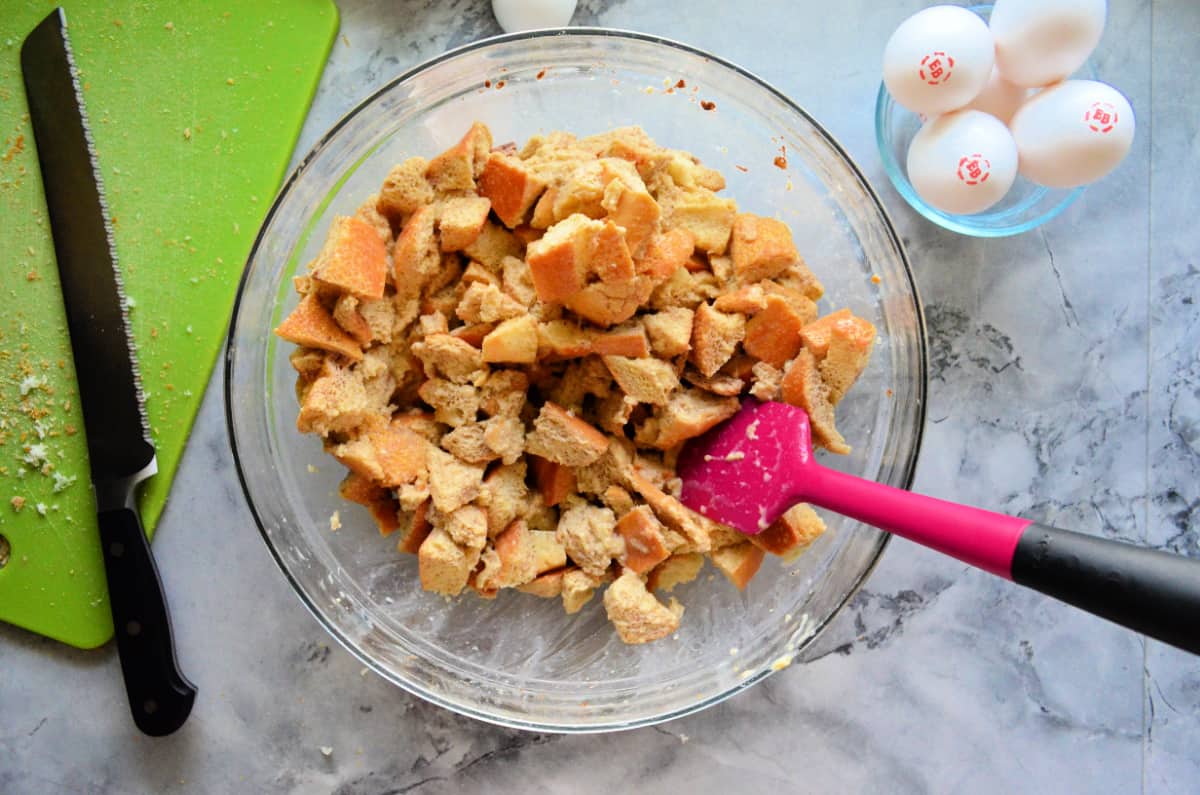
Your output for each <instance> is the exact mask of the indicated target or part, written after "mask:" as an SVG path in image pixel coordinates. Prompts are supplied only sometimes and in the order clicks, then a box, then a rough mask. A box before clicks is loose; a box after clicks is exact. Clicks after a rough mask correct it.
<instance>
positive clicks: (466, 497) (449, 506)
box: [427, 445, 484, 513]
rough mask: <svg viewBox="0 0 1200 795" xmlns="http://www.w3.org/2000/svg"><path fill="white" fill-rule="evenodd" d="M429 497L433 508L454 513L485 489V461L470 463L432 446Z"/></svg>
mask: <svg viewBox="0 0 1200 795" xmlns="http://www.w3.org/2000/svg"><path fill="white" fill-rule="evenodd" d="M427 453H428V462H429V496H430V497H431V498H432V499H433V507H434V508H437V509H438V510H439V511H441V512H442V513H450V512H451V511H454V510H457V509H458V508H461V507H462V506H464V505H466V504H467V503H468V502H470V501H471V500H473V499H475V498H476V497H478V496H479V493H480V491H482V489H483V472H484V465H483V464H468V463H465V462H463V461H460V460H459V459H458V458H456V457H454V456H453V455H451V454H450V453H447V452H445V451H443V450H439V449H438V448H436V447H433V446H432V445H430V446H429V447H428V448H427Z"/></svg>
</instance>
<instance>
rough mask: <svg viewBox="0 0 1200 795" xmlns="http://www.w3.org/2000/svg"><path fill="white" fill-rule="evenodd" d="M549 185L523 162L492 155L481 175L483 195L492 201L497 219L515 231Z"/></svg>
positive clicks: (498, 154)
mask: <svg viewBox="0 0 1200 795" xmlns="http://www.w3.org/2000/svg"><path fill="white" fill-rule="evenodd" d="M545 189H546V183H545V182H544V181H543V180H542V179H541V178H540V177H538V176H537V175H536V174H534V173H533V171H532V170H531V169H530V168H529V167H528V166H526V165H525V164H524V163H523V162H521V160H520V159H518V158H516V157H512V156H511V155H506V154H502V153H500V152H492V153H491V154H490V155H489V156H488V159H487V163H486V164H485V165H484V167H483V172H482V173H481V174H480V175H479V195H480V196H486V197H487V198H488V199H490V200H491V204H492V209H494V210H495V211H496V216H497V217H498V218H499V219H500V220H501V221H502V222H503V223H504V225H505V226H507V227H508V228H509V229H512V228H514V227H516V226H518V225H520V224H521V223H522V222H523V221H524V220H525V215H526V214H527V213H528V212H529V209H530V208H531V207H533V203H534V202H536V201H537V200H538V197H540V196H541V195H542V192H543V191H544V190H545Z"/></svg>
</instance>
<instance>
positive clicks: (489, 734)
mask: <svg viewBox="0 0 1200 795" xmlns="http://www.w3.org/2000/svg"><path fill="white" fill-rule="evenodd" d="M341 5H342V34H341V35H340V36H339V38H338V41H337V43H336V44H335V47H334V50H333V54H332V57H331V59H330V62H329V66H328V69H327V71H326V73H325V76H324V79H323V81H322V83H321V88H320V91H319V93H318V96H317V99H316V102H315V105H314V107H313V110H312V113H311V115H310V117H309V120H308V123H307V125H306V126H305V129H304V133H303V136H302V138H301V141H300V145H299V148H298V150H297V151H298V152H304V151H306V150H307V148H308V147H309V146H310V145H311V144H312V143H313V142H314V141H315V140H316V139H317V137H318V136H319V135H320V134H321V133H322V132H323V131H324V130H325V129H326V128H327V127H328V126H329V125H330V124H332V123H333V121H335V120H336V119H337V118H338V117H339V116H340V115H341V114H342V113H344V112H345V111H346V110H348V109H349V108H350V107H352V106H353V105H354V104H355V103H356V102H357V101H358V100H359V99H361V98H362V97H364V96H366V95H367V94H369V93H370V92H371V91H373V90H374V89H375V88H376V87H378V86H379V85H381V84H382V83H383V82H385V81H387V80H388V79H390V78H391V77H393V76H395V75H396V74H397V73H399V72H400V71H402V70H404V69H406V68H408V67H410V66H412V65H414V64H416V63H417V62H419V61H421V60H423V59H425V58H427V57H430V56H433V55H435V54H438V53H440V52H442V51H444V50H445V49H447V48H449V47H452V46H456V45H458V44H462V43H465V42H468V41H472V40H475V39H478V38H481V37H484V36H489V35H492V34H494V33H497V32H499V31H498V28H497V27H496V24H495V22H494V20H493V18H492V16H491V12H490V8H489V5H488V3H487V2H482V1H480V0H452V1H451V2H432V0H418V1H417V2H408V1H407V0H367V2H362V3H359V2H351V1H350V0H345V1H344V2H342V3H341ZM676 5H677V4H668V3H652V2H637V1H636V0H624V2H622V1H621V0H617V1H616V2H604V1H603V0H584V2H581V3H580V5H579V8H578V10H577V12H576V15H575V19H574V22H575V23H576V24H598V25H604V26H610V27H620V28H629V29H637V30H642V31H646V32H650V33H656V34H661V35H665V36H668V37H671V38H675V39H680V40H683V41H687V42H689V43H691V44H693V45H696V46H698V47H701V48H705V49H709V50H711V51H713V52H715V53H718V54H720V55H722V56H723V57H725V58H728V59H730V60H732V61H735V62H737V63H739V64H741V65H743V66H745V67H746V68H748V69H750V70H751V71H754V72H756V73H758V74H760V75H761V76H763V77H764V78H766V79H767V80H768V81H770V82H772V83H774V84H775V85H777V86H778V87H780V88H781V89H782V90H783V91H785V92H786V93H788V94H789V95H790V96H792V97H793V98H794V99H795V100H797V101H798V102H799V103H800V104H801V105H803V106H805V108H806V109H807V110H809V111H810V112H811V113H812V114H813V115H814V116H816V117H817V118H818V119H820V120H821V121H822V122H823V123H824V124H825V125H826V126H827V127H828V128H829V129H830V130H831V131H832V132H833V134H834V135H835V136H837V137H838V138H839V139H840V140H841V142H842V143H843V144H844V145H845V146H846V148H847V149H848V150H849V151H850V153H851V154H852V156H853V157H854V158H855V160H856V161H857V162H858V163H859V164H860V165H861V166H862V167H863V169H864V170H865V171H866V173H867V175H868V177H869V178H870V179H871V180H872V181H873V182H874V184H875V185H876V186H877V187H878V189H879V192H880V193H881V195H882V196H883V198H884V201H885V202H886V203H887V205H888V207H889V210H890V211H891V212H892V214H893V218H894V219H895V221H896V223H897V225H898V227H899V230H900V232H901V234H902V236H903V238H904V242H905V244H906V246H907V248H908V252H909V255H910V258H911V260H912V262H913V265H914V268H915V270H916V275H917V279H918V282H919V285H920V289H921V292H922V294H923V297H924V300H925V308H926V313H927V318H928V322H929V337H930V345H931V351H930V352H931V357H930V360H931V372H930V378H931V383H930V399H929V406H928V424H927V427H926V436H925V444H924V448H923V452H922V456H921V463H920V468H919V472H918V477H917V481H916V484H915V488H916V489H917V490H919V491H923V492H925V493H928V494H932V495H934V496H939V497H945V498H949V499H954V500H959V501H963V502H968V503H973V504H979V505H987V506H990V507H993V508H996V509H998V510H1003V511H1006V512H1009V513H1021V514H1025V515H1030V516H1037V517H1039V518H1041V519H1043V520H1044V521H1047V522H1050V523H1054V524H1058V525H1060V526H1064V527H1071V528H1077V529H1080V530H1084V531H1087V532H1092V533H1106V534H1114V535H1116V536H1119V537H1121V538H1124V539H1127V540H1130V541H1135V542H1139V543H1145V544H1150V545H1154V546H1159V547H1163V548H1167V549H1170V550H1173V551H1175V552H1179V553H1185V554H1190V555H1193V556H1200V511H1198V508H1197V506H1198V505H1200V360H1198V359H1197V355H1196V341H1197V340H1200V313H1198V311H1197V307H1196V306H1195V305H1194V304H1193V296H1194V295H1196V293H1197V292H1200V270H1198V267H1197V259H1196V252H1197V251H1200V224H1197V223H1196V222H1195V219H1194V217H1193V215H1192V213H1193V212H1194V208H1196V207H1200V180H1197V178H1196V177H1195V173H1194V172H1195V168H1194V167H1195V164H1196V163H1197V162H1198V158H1200V139H1198V138H1197V137H1196V130H1197V129H1200V91H1198V90H1197V88H1196V87H1195V82H1194V81H1193V80H1191V79H1189V75H1191V74H1192V73H1193V72H1194V68H1195V67H1194V64H1193V63H1192V60H1193V57H1194V55H1195V53H1196V46H1195V45H1196V41H1197V40H1200V5H1197V4H1196V3H1194V2H1192V0H1174V1H1173V2H1172V1H1171V0H1154V1H1153V2H1139V3H1128V2H1115V3H1112V4H1111V8H1110V20H1109V23H1108V28H1107V32H1106V35H1105V38H1104V41H1103V43H1102V45H1101V47H1100V50H1099V53H1098V56H1097V59H1098V65H1099V69H1100V72H1101V74H1103V75H1105V76H1107V77H1108V78H1109V79H1111V80H1113V82H1115V83H1117V84H1118V85H1119V86H1120V87H1121V88H1122V90H1124V91H1125V93H1126V94H1128V95H1129V97H1130V98H1131V99H1132V102H1133V105H1134V107H1135V109H1136V110H1137V112H1138V115H1139V120H1138V121H1139V131H1138V137H1137V140H1136V141H1135V142H1134V148H1133V152H1132V154H1131V156H1130V157H1129V159H1128V160H1127V161H1126V163H1125V164H1124V165H1122V166H1121V168H1120V169H1119V171H1117V172H1116V173H1115V174H1114V175H1113V176H1111V177H1110V178H1108V179H1107V180H1105V181H1104V182H1103V183H1102V184H1101V185H1100V186H1099V187H1096V188H1094V189H1092V190H1089V191H1088V192H1087V193H1086V194H1085V195H1084V197H1083V198H1082V199H1081V200H1080V201H1079V202H1077V203H1076V204H1075V205H1074V206H1073V207H1071V208H1070V209H1069V210H1068V211H1067V213H1065V214H1064V215H1063V216H1062V217H1061V218H1059V219H1058V220H1057V221H1056V222H1054V223H1052V224H1050V225H1049V226H1046V227H1043V228H1042V229H1041V230H1038V231H1035V232H1033V233H1030V234H1027V235H1024V236H1021V237H1017V238H1008V239H1004V240H994V241H981V240H972V239H967V238H962V237H958V236H955V235H953V234H951V233H948V232H945V231H943V230H941V229H938V228H936V227H933V226H932V225H930V224H928V223H926V222H924V221H923V220H921V219H919V218H918V217H917V216H916V215H915V214H914V213H913V212H911V211H910V210H909V209H908V208H907V206H906V205H904V203H903V202H902V200H901V199H900V197H899V196H898V195H897V194H896V193H895V192H894V191H893V190H892V189H891V187H890V185H888V183H887V179H886V177H885V176H884V174H883V170H882V167H881V165H880V162H879V157H878V155H877V153H876V151H875V148H874V139H873V131H872V127H871V117H870V114H871V108H872V103H873V100H874V94H875V90H876V86H877V84H878V82H877V81H878V53H879V52H880V51H881V50H882V47H883V44H884V42H885V41H886V40H887V37H888V35H889V33H890V31H891V29H892V28H893V27H894V26H895V25H896V24H897V23H898V22H899V21H900V20H901V19H902V18H904V17H905V16H907V15H908V14H909V13H912V12H913V11H915V10H917V9H918V8H920V7H922V6H924V5H927V3H923V2H920V1H919V0H840V2H838V3H836V4H834V5H831V4H828V3H823V2H815V1H813V0H808V1H807V2H798V3H792V2H783V1H782V0H764V2H761V3H758V4H756V6H755V8H756V10H755V11H754V13H753V14H747V13H746V8H748V6H739V5H736V4H730V3H717V2H709V1H708V0H706V1H705V2H694V3H688V4H686V8H687V12H686V14H684V15H683V16H682V17H681V16H680V14H679V11H677V10H676ZM680 7H684V6H680ZM1152 56H1153V57H1152ZM221 386H222V384H221V375H220V374H217V375H216V376H215V377H214V379H213V382H212V384H211V386H210V389H209V392H208V395H207V398H206V400H205V403H204V406H203V408H202V411H201V415H200V417H199V420H198V422H197V424H196V427H195V432H194V434H193V437H192V440H191V444H190V446H189V448H188V450H187V453H186V455H185V458H184V461H183V465H182V467H181V469H180V471H179V474H178V477H177V480H176V483H175V486H174V490H173V492H172V494H171V499H170V501H169V503H168V506H167V510H166V513H165V515H164V518H163V520H162V522H161V523H160V525H159V528H160V529H159V531H158V533H157V535H156V538H155V552H156V555H157V557H158V561H159V566H160V569H161V571H162V574H163V577H164V579H165V580H166V582H167V585H168V589H169V593H170V599H171V606H172V609H173V610H172V612H173V619H174V625H175V630H176V635H177V642H178V647H179V653H180V656H181V658H182V659H183V660H184V661H185V666H186V670H187V672H188V673H189V674H190V675H191V676H192V678H193V679H194V680H195V681H196V683H197V684H198V686H199V688H200V693H201V695H200V698H199V700H198V701H197V703H196V707H195V710H194V712H193V714H192V717H191V719H190V721H189V722H188V724H187V725H186V726H185V727H184V728H183V729H182V730H181V731H180V732H178V733H177V734H175V735H173V736H171V737H169V738H166V739H161V740H153V739H149V738H146V737H143V736H140V735H139V734H138V733H137V732H136V730H135V729H134V728H133V725H132V723H131V722H130V719H129V716H128V708H127V706H126V702H125V694H124V691H123V689H122V687H121V682H120V673H119V670H118V664H117V659H116V654H115V651H114V649H113V647H112V646H111V645H110V646H108V647H105V648H104V649H102V650H99V651H94V652H81V651H76V650H72V649H68V648H66V647H63V646H61V645H59V644H56V643H54V642H52V641H48V640H44V639H42V638H38V637H35V636H32V635H29V634H28V633H24V632H22V631H20V630H16V629H14V628H12V627H8V626H0V792H3V793H9V794H10V795H13V794H15V793H50V792H54V793H93V792H114V793H118V792H119V793H133V792H164V793H166V792H189V793H190V792H213V793H230V792H337V793H342V794H344V795H352V794H353V795H358V794H360V793H361V794H362V795H375V794H378V795H382V794H383V793H404V792H417V793H428V794H432V793H463V792H503V791H518V790H519V791H521V792H528V793H532V792H602V791H622V790H625V789H627V788H628V789H637V790H642V789H645V790H652V791H656V792H668V793H670V792H680V791H690V792H695V793H709V792H712V793H717V792H726V791H737V792H760V791H761V792H768V791H770V792H799V791H803V792H831V791H836V792H888V793H902V792H904V793H907V792H952V791H953V792H978V793H985V792H997V793H1001V792H1003V793H1010V792H1021V791H1027V792H1036V791H1053V792H1120V793H1129V792H1139V791H1141V792H1182V791H1193V792H1194V791H1195V787H1196V786H1197V783H1196V782H1198V781H1200V751H1198V750H1197V748H1198V746H1200V667H1198V666H1197V664H1196V659H1195V658H1192V657H1189V656H1187V655H1185V654H1183V653H1182V652H1178V651H1175V650H1173V649H1171V648H1169V647H1165V646H1163V645H1162V644H1159V643H1156V642H1152V641H1147V640H1145V639H1143V638H1141V637H1139V636H1136V635H1133V634H1131V633H1128V632H1125V631H1123V630H1121V629H1118V628H1116V627H1114V626H1111V625H1109V624H1106V623H1104V622H1102V621H1100V620H1099V619H1095V618H1092V617H1090V616H1088V615H1085V614H1083V613H1080V612H1077V611H1074V610H1072V609H1070V608H1067V607H1064V606H1062V605H1059V604H1057V603H1054V602H1051V601H1049V600H1047V599H1044V598H1042V597H1040V596H1038V595H1036V594H1033V593H1030V592H1026V591H1024V590H1021V589H1019V588H1016V587H1014V586H1012V585H1010V584H1008V583H1005V582H1002V581H1000V580H998V579H995V578H993V577H990V576H989V575H987V574H984V573H981V572H979V571H975V570H972V569H969V568H968V567H966V566H965V565H962V564H958V563H956V562H954V561H951V560H949V559H947V558H943V557H940V556H938V555H936V554H934V553H932V552H928V551H926V550H924V549H921V548H918V547H916V546H914V545H911V544H908V543H906V542H903V541H896V542H894V543H893V544H892V545H891V546H890V548H889V549H888V551H887V553H886V555H885V556H884V558H883V561H882V562H881V564H880V565H879V567H878V568H877V570H876V571H875V573H874V574H873V575H872V576H871V578H870V580H869V581H868V582H867V584H866V587H865V588H864V589H863V590H862V591H861V592H860V593H859V594H858V596H857V597H856V598H855V599H854V601H853V602H852V604H851V605H850V606H849V607H848V608H847V609H846V610H844V611H843V612H842V613H841V614H840V616H839V617H838V618H837V619H836V621H835V622H834V624H833V626H832V627H831V629H830V630H829V632H828V634H827V635H826V636H824V637H823V638H822V639H821V641H820V642H821V643H822V645H823V648H825V649H827V650H828V653H827V654H825V655H824V656H821V657H820V658H819V659H817V660H815V661H814V662H811V663H809V664H807V665H802V666H801V665H797V666H793V667H792V668H791V669H790V670H788V671H786V672H784V673H783V674H782V675H779V676H775V677H773V678H771V679H769V680H768V681H766V682H764V683H763V684H761V685H759V686H757V687H755V688H753V689H751V690H750V691H748V692H746V693H744V694H742V695H739V696H737V697H735V698H733V699H732V700H730V701H727V702H726V703H724V704H721V705H719V706H717V707H714V708H712V709H709V710H707V711H705V712H703V713H701V714H698V715H693V716H690V717H687V718H683V719H680V720H676V721H673V722H671V723H668V724H666V725H662V726H658V727H653V728H647V729H641V730H637V731H633V732H626V733H621V734H611V735H603V736H555V735H539V734H527V733H522V732H518V731H511V730H505V729H500V728H496V727H492V726H489V725H485V724H482V723H477V722H474V721H472V720H469V719H466V718H462V717H459V716H457V715H454V714H451V713H450V712H447V711H444V710H441V709H439V708H436V707H433V706H430V705H428V704H425V703H424V702H422V701H420V700H418V699H416V698H414V697H412V696H409V695H407V694H406V693H404V692H403V691H401V690H399V689H398V688H395V687H393V686H392V685H390V684H388V683H387V682H386V681H384V680H383V679H381V678H379V677H377V676H375V675H374V674H370V673H367V672H366V670H365V669H363V668H362V666H361V665H360V664H359V663H358V662H357V661H356V660H355V659H354V658H353V657H351V656H350V655H349V654H348V653H346V652H345V651H343V650H342V649H341V648H340V647H338V646H337V645H336V644H334V643H333V642H332V641H331V639H330V638H329V637H328V636H327V635H326V634H325V632H324V631H323V630H322V628H321V627H320V626H319V625H318V624H317V622H316V621H315V620H314V619H313V618H312V617H311V616H310V615H309V614H308V612H307V611H306V610H305V608H304V607H303V606H302V605H301V603H300V601H299V600H298V599H297V598H296V597H295V596H294V595H293V593H292V591H291V589H290V587H289V586H288V584H287V582H286V581H285V579H284V577H283V576H282V575H281V574H280V572H279V571H278V569H277V568H276V566H275V564H274V562H273V561H272V560H271V558H270V555H269V554H268V552H267V549H266V547H265V545H264V544H263V542H262V541H261V540H260V538H259V535H258V533H257V532H256V531H255V530H254V527H253V520H252V519H251V516H250V513H249V511H248V510H247V508H246V506H245V504H244V502H243V498H242V495H241V491H240V488H239V487H238V484H237V480H236V476H235V473H234V469H233V462H232V459H231V455H230V451H229V443H228V440H227V436H226V432H225V425H224V420H223V415H222V407H221ZM197 517H203V520H202V521H199V522H198V521H197ZM322 747H326V748H328V749H332V752H331V753H330V754H329V755H326V754H324V753H323V752H322V750H321V749H322Z"/></svg>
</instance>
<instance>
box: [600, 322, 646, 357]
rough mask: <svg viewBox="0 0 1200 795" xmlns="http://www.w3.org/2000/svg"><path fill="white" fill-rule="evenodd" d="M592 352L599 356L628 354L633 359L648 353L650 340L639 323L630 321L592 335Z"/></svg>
mask: <svg viewBox="0 0 1200 795" xmlns="http://www.w3.org/2000/svg"><path fill="white" fill-rule="evenodd" d="M591 347H592V353H595V354H599V355H600V356H628V357H631V358H634V359H640V358H646V357H648V356H649V355H650V341H649V340H648V339H647V338H646V329H645V327H643V326H642V324H641V323H639V322H637V321H631V322H628V323H622V324H621V325H620V326H617V327H615V328H612V329H609V330H608V331H605V332H601V333H600V334H596V335H595V336H593V337H592V346H591Z"/></svg>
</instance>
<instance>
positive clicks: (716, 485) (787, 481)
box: [678, 400, 1200, 654]
mask: <svg viewBox="0 0 1200 795" xmlns="http://www.w3.org/2000/svg"><path fill="white" fill-rule="evenodd" d="M678 472H679V476H680V477H681V478H682V479H683V492H682V495H681V500H682V501H683V503H684V504H685V505H687V506H688V507H689V508H691V509H692V510H694V511H698V512H700V513H702V514H704V515H705V516H707V517H709V518H710V519H714V520H716V521H718V522H722V523H724V524H727V525H730V526H732V527H734V528H736V529H737V530H739V531H741V532H742V533H745V534H747V535H755V534H757V533H759V532H761V531H762V530H764V529H766V528H767V526H768V525H770V524H771V522H773V521H775V520H776V519H777V518H779V516H781V515H782V514H783V513H784V511H786V510H787V509H788V508H790V507H791V506H792V505H794V504H796V503H798V502H809V503H812V504H813V505H819V506H821V507H822V508H827V509H829V510H831V511H835V512H837V513H840V514H842V515H844V516H849V517H851V518H853V519H857V520H859V521H860V522H865V523H866V524H870V525H874V526H875V527H878V528H879V529H881V530H886V531H888V532H889V533H893V534H895V535H899V536H903V537H904V538H907V539H909V540H910V541H915V542H917V543H918V544H922V545H924V546H927V547H929V548H931V549H936V550H937V551H939V552H944V553H945V554H947V555H952V556H953V557H955V558H958V559H959V560H961V561H965V562H966V563H970V564H971V565H972V566H977V567H979V568H981V569H984V570H985V571H989V572H991V573H992V574H995V575H997V576H1000V577H1004V578H1005V579H1009V580H1012V581H1013V582H1016V583H1019V584H1021V585H1025V586H1027V587H1030V588H1033V589H1035V590H1038V591H1041V592H1042V593H1044V594H1047V595H1049V596H1053V597H1055V598H1056V599H1060V600H1062V601H1064V602H1067V603H1069V604H1072V605H1075V606H1076V607H1079V608H1082V609H1084V610H1087V611H1088V612H1090V613H1093V614H1095V615H1098V616H1101V617H1102V618H1106V619H1108V620H1110V621H1114V622H1116V623H1118V624H1121V625H1122V626H1125V627H1128V628H1129V629H1132V630H1135V631H1137V632H1142V633H1144V634H1146V635H1149V636H1151V637H1154V638H1157V639H1159V640H1161V641H1163V642H1165V643H1169V644H1171V645H1173V646H1177V647H1179V648H1181V649H1185V650H1187V651H1190V652H1192V653H1195V654H1200V560H1192V559H1190V558H1186V557H1182V556H1179V555H1171V554H1168V553H1165V552H1160V551H1157V550H1153V549H1145V548H1142V547H1136V546H1132V545H1130V544H1122V543H1119V542H1116V541H1109V540H1107V539H1103V538H1097V537H1094V536H1088V535H1083V534H1081V533H1075V532H1072V531H1069V530H1060V529H1058V528H1055V527H1049V526H1047V525H1042V524H1038V523H1036V522H1032V521H1030V520H1028V519H1018V518H1016V517H1013V516H1005V515H1003V514H999V513H992V512H991V511H984V510H980V509H979V508H971V507H968V506H966V505H958V504H956V503H952V502H946V501H944V500H938V499H934V498H932V497H925V496H922V495H920V494H913V493H912V492H909V491H904V490H903V489H896V488H892V487H891V486H885V485H884V484H882V483H876V482H874V481H871V480H866V479H864V478H860V477H856V476H854V475H848V474H846V473H844V472H839V471H837V470H835V469H829V468H827V467H823V466H821V465H820V464H818V463H817V462H816V459H815V458H814V457H813V450H812V439H811V434H810V430H809V423H808V414H806V413H805V412H804V410H803V409H799V408H796V407H795V406H790V405H787V404H784V403H759V402H757V401H754V400H749V401H747V402H746V403H745V404H743V406H742V409H741V411H739V412H738V413H737V414H736V415H735V416H734V417H733V418H731V419H730V420H729V421H727V422H725V423H723V424H722V425H719V426H717V427H716V428H714V429H712V430H711V431H709V432H708V433H706V434H705V435H703V436H701V437H699V438H698V439H695V440H693V441H691V442H690V443H688V445H687V447H686V448H685V449H684V451H683V454H682V455H681V456H680V458H679V466H678Z"/></svg>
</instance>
